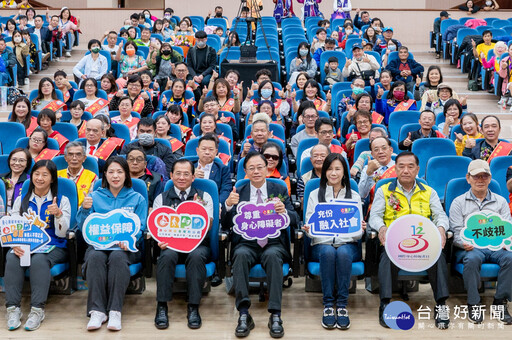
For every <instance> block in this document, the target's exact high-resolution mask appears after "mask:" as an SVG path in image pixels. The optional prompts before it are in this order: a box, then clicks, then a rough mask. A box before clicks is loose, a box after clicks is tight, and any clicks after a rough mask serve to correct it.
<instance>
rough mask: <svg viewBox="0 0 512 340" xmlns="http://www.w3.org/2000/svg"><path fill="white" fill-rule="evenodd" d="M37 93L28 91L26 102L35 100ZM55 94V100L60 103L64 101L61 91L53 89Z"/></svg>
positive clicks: (36, 91)
mask: <svg viewBox="0 0 512 340" xmlns="http://www.w3.org/2000/svg"><path fill="white" fill-rule="evenodd" d="M38 93H39V91H38V90H37V89H35V90H32V91H30V94H29V96H28V100H29V101H30V102H31V103H32V101H33V100H34V99H36V97H37V94H38ZM55 93H56V94H57V99H58V100H60V101H64V95H63V94H62V91H61V90H59V89H57V88H56V89H55Z"/></svg>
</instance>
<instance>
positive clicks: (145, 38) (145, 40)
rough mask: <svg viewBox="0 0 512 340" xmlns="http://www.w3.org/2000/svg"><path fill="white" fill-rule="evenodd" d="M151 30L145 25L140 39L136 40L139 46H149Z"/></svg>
mask: <svg viewBox="0 0 512 340" xmlns="http://www.w3.org/2000/svg"><path fill="white" fill-rule="evenodd" d="M149 38H151V30H150V29H149V28H147V27H144V28H143V29H141V30H140V39H137V40H135V43H136V44H137V46H146V47H149V43H150V42H151V40H150V39H149Z"/></svg>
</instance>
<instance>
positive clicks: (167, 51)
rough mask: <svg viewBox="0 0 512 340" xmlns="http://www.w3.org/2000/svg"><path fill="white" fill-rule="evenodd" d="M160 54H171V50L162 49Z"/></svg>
mask: <svg viewBox="0 0 512 340" xmlns="http://www.w3.org/2000/svg"><path fill="white" fill-rule="evenodd" d="M162 54H163V55H165V56H168V55H171V51H170V50H163V51H162Z"/></svg>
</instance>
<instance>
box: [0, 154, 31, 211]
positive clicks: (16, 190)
mask: <svg viewBox="0 0 512 340" xmlns="http://www.w3.org/2000/svg"><path fill="white" fill-rule="evenodd" d="M31 163H32V157H31V156H30V153H29V152H28V150H27V149H23V148H16V149H14V150H12V151H11V153H10V154H9V156H8V157H7V166H8V167H9V171H8V172H6V173H3V174H1V175H0V179H1V180H2V181H3V182H4V183H5V195H6V197H7V202H4V204H5V205H6V207H7V213H9V212H10V211H11V209H12V206H13V204H14V202H15V201H16V198H18V196H19V195H21V188H22V187H23V183H25V181H26V180H27V179H28V178H29V177H28V174H29V169H30V165H31Z"/></svg>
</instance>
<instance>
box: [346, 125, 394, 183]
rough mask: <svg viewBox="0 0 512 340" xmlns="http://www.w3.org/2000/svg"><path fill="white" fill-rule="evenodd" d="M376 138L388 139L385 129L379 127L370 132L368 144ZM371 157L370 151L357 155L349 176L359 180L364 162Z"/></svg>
mask: <svg viewBox="0 0 512 340" xmlns="http://www.w3.org/2000/svg"><path fill="white" fill-rule="evenodd" d="M377 137H386V138H387V137H388V133H387V131H386V130H385V129H383V128H381V127H380V126H377V127H374V128H373V129H371V130H370V136H369V137H368V139H369V140H370V142H372V141H373V140H374V139H375V138H377ZM371 157H372V152H371V151H370V150H366V151H363V152H361V153H360V154H359V156H358V157H357V159H355V160H354V165H352V168H350V175H351V176H352V177H354V178H360V177H361V171H362V170H363V168H364V164H365V163H366V161H367V160H368V161H369V160H370V159H371Z"/></svg>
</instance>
